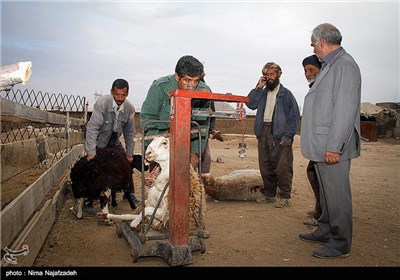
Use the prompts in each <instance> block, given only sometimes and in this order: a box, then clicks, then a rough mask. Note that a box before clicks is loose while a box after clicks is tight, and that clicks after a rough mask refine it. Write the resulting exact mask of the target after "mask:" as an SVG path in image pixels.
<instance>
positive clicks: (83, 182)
mask: <svg viewBox="0 0 400 280" xmlns="http://www.w3.org/2000/svg"><path fill="white" fill-rule="evenodd" d="M133 168H136V169H138V170H139V171H141V170H142V155H140V154H135V155H134V156H133V161H132V163H130V162H129V161H128V160H127V159H126V155H125V153H122V152H120V151H117V150H115V149H110V148H97V150H96V156H95V157H94V158H93V159H92V160H90V161H88V160H87V159H86V157H82V158H80V159H79V160H78V161H77V162H76V163H75V165H74V166H73V167H72V169H71V174H70V177H71V182H72V193H73V195H74V197H75V199H76V201H77V207H76V208H77V209H76V213H75V214H76V216H77V218H78V219H81V218H82V216H83V215H82V207H83V199H84V198H87V199H88V200H90V201H93V200H97V199H100V207H101V208H103V207H105V206H106V205H107V204H108V202H109V197H110V195H109V194H108V195H107V193H110V192H111V197H112V201H111V205H112V206H117V201H116V199H115V195H116V193H117V192H118V191H123V192H124V194H126V195H125V196H126V197H127V199H128V202H129V205H130V206H131V208H132V209H135V208H136V205H135V202H134V201H133V199H132V197H131V196H130V195H129V193H130V192H131V190H133V189H134V185H133V178H132V173H133Z"/></svg>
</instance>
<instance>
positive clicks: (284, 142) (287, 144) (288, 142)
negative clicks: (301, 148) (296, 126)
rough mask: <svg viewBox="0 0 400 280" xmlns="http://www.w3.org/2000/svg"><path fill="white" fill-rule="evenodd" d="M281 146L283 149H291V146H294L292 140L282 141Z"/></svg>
mask: <svg viewBox="0 0 400 280" xmlns="http://www.w3.org/2000/svg"><path fill="white" fill-rule="evenodd" d="M279 145H281V146H282V147H289V146H290V145H292V139H282V140H281V142H280V143H279Z"/></svg>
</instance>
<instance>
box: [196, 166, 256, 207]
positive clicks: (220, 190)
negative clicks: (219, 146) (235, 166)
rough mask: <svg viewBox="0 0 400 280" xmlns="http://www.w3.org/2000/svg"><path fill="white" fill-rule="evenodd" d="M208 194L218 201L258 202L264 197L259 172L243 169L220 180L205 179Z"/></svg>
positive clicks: (212, 177)
mask: <svg viewBox="0 0 400 280" xmlns="http://www.w3.org/2000/svg"><path fill="white" fill-rule="evenodd" d="M203 182H204V189H205V191H206V193H207V194H208V195H209V196H211V197H212V198H214V199H217V200H237V201H257V200H260V199H262V198H263V197H264V193H263V189H264V184H263V180H262V177H261V174H260V171H259V170H255V169H241V170H235V171H233V172H232V173H230V174H228V175H224V176H221V177H218V178H215V177H214V176H212V175H210V176H207V177H203Z"/></svg>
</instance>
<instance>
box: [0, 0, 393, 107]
mask: <svg viewBox="0 0 400 280" xmlns="http://www.w3.org/2000/svg"><path fill="white" fill-rule="evenodd" d="M399 9H400V8H399V1H386V2H385V1H383V2H371V1H351V2H348V1H324V2H322V1H307V2H305V1H268V2H266V1H245V2H243V1H192V2H191V1H141V2H138V1H119V2H110V1H51V2H50V1H41V2H38V1H23V2H22V1H1V66H4V65H9V64H14V63H18V62H22V61H31V62H32V76H31V78H30V80H29V81H28V82H27V83H26V84H25V85H16V86H14V89H19V88H21V89H25V88H27V89H30V90H31V89H33V90H34V91H35V92H37V91H42V92H49V93H62V94H67V95H79V96H82V97H86V99H87V101H88V103H89V108H92V107H93V104H94V102H95V93H97V94H102V95H105V94H109V93H110V88H111V84H112V82H113V81H114V80H115V79H117V78H123V79H126V80H127V81H128V82H129V85H130V90H129V96H128V100H129V101H130V102H132V103H133V104H134V105H135V107H136V108H137V109H139V108H140V107H141V105H142V103H143V101H144V99H145V98H146V95H147V91H148V89H149V87H150V85H151V83H152V82H153V81H154V80H155V79H157V78H159V77H162V76H166V75H170V74H173V73H174V70H175V65H176V63H177V61H178V60H179V58H180V57H182V56H184V55H193V56H194V57H196V58H197V59H199V60H200V61H201V62H202V63H203V64H204V67H205V72H206V76H205V79H206V82H207V84H208V85H209V86H210V87H211V89H212V91H213V92H214V93H227V92H230V93H233V94H234V95H240V96H247V94H248V93H249V92H250V90H251V89H252V88H254V87H255V85H256V83H257V81H258V79H259V77H260V76H261V69H262V67H263V65H264V64H265V63H267V62H271V61H272V62H275V63H277V64H279V65H280V66H281V68H282V72H283V74H282V76H281V83H282V84H283V86H285V87H286V88H288V89H289V90H290V91H291V92H292V93H293V95H294V96H295V97H296V100H297V103H298V105H299V107H300V108H302V107H303V102H304V96H305V95H306V93H307V91H308V83H307V81H306V79H305V77H304V70H303V67H302V64H301V63H302V60H303V59H304V58H305V57H306V56H309V55H312V54H313V48H312V47H311V46H310V43H311V39H310V38H311V33H312V30H313V28H314V27H316V26H317V25H319V24H321V23H325V22H327V23H331V24H333V25H335V26H336V27H337V28H338V29H339V30H340V32H341V34H342V37H343V40H342V46H343V48H344V49H345V50H346V51H347V52H348V53H350V54H351V55H352V56H353V57H354V59H355V60H356V62H357V63H358V65H359V67H360V69H361V75H362V96H361V101H362V102H371V103H378V102H400V90H399V79H400V78H399V77H400V75H399V64H400V59H399V35H400V32H399ZM248 112H249V113H251V112H252V111H250V110H249V111H248ZM253 113H254V112H253Z"/></svg>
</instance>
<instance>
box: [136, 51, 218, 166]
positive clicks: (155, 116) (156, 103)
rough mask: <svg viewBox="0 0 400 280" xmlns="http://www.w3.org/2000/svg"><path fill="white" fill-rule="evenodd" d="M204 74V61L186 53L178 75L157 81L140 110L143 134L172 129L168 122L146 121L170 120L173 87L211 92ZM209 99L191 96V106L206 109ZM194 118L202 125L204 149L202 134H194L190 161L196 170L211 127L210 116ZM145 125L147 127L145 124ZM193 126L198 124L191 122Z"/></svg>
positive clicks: (160, 132) (180, 62)
mask: <svg viewBox="0 0 400 280" xmlns="http://www.w3.org/2000/svg"><path fill="white" fill-rule="evenodd" d="M203 77H204V66H203V64H202V63H201V62H200V61H199V60H198V59H196V58H195V57H193V56H190V55H186V56H183V57H181V58H180V59H179V60H178V63H177V64H176V67H175V74H172V75H168V76H164V77H161V78H159V79H157V80H155V81H154V82H153V83H152V85H151V86H150V89H149V91H148V93H147V97H146V99H145V101H144V102H143V105H142V109H141V112H140V124H141V126H142V129H143V130H144V135H145V136H149V135H155V134H164V133H167V132H169V127H170V125H169V123H151V122H149V123H147V124H146V122H147V121H154V120H163V121H169V120H170V99H169V95H168V93H169V92H170V91H171V90H176V89H181V90H195V91H203V92H207V91H210V90H209V87H208V86H207V84H206V83H204V82H203V81H201V80H202V78H203ZM210 103H211V102H210V101H209V100H205V99H192V109H196V110H201V111H207V110H208V109H209V108H210ZM191 120H192V121H195V122H197V123H198V124H199V125H200V130H201V131H203V132H202V133H201V151H199V135H198V134H197V133H193V134H192V135H191V137H190V139H191V154H190V163H191V164H192V166H193V167H194V168H195V169H197V167H198V164H199V153H203V152H204V149H205V146H206V143H207V141H208V131H209V128H210V117H209V116H192V118H191ZM145 124H146V126H145V127H144V125H145ZM192 129H197V126H194V125H193V124H192Z"/></svg>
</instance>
